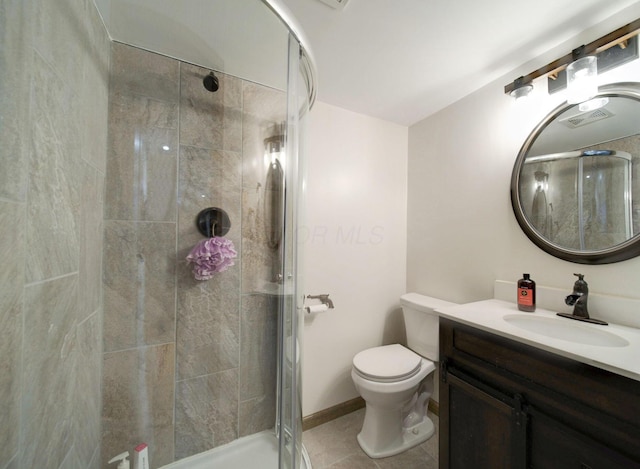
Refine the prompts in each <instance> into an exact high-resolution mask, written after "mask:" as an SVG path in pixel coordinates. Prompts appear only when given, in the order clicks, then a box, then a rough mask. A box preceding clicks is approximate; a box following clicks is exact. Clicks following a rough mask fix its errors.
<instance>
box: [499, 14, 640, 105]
mask: <svg viewBox="0 0 640 469" xmlns="http://www.w3.org/2000/svg"><path fill="white" fill-rule="evenodd" d="M639 33H640V18H639V19H637V20H635V21H633V22H631V23H629V24H627V25H625V26H623V27H621V28H618V29H616V30H615V31H612V32H610V33H609V34H607V35H605V36H602V37H601V38H598V39H596V40H595V41H593V42H590V43H589V44H585V45H582V46H580V47H578V48H576V49H574V50H573V51H572V52H571V53H570V54H567V55H565V56H563V57H560V58H559V59H557V60H554V61H553V62H551V63H549V64H547V65H545V66H544V67H540V68H539V69H537V70H534V71H533V72H531V73H529V74H528V75H524V76H523V77H522V81H523V82H524V83H531V82H532V81H533V80H535V79H536V78H539V77H541V76H545V75H551V74H554V73H558V72H560V71H561V70H563V69H564V68H566V67H567V65H569V64H570V63H571V62H575V61H576V60H577V59H576V58H575V57H574V54H576V53H577V54H580V56H579V57H578V58H581V57H585V56H587V55H590V54H597V53H598V52H602V51H603V50H607V49H609V48H611V47H613V46H616V45H618V44H623V43H624V42H625V41H627V40H628V39H630V38H632V37H633V36H637V35H638V34H639ZM514 85H515V82H511V83H508V84H507V85H506V86H505V87H504V92H505V94H511V92H512V91H513V90H514V88H515V86H514Z"/></svg>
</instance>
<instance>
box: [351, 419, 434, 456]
mask: <svg viewBox="0 0 640 469" xmlns="http://www.w3.org/2000/svg"><path fill="white" fill-rule="evenodd" d="M434 433H435V427H434V425H433V422H432V421H431V419H430V418H429V417H427V416H426V415H425V417H424V420H423V421H422V422H420V423H418V424H416V425H413V426H411V427H406V428H403V429H402V432H401V434H400V436H399V437H398V438H396V439H395V440H394V441H393V442H392V443H391V444H389V445H388V446H386V447H385V448H384V449H380V450H374V449H373V448H370V447H369V446H368V445H367V443H366V442H365V441H363V439H362V438H361V437H360V435H361V434H362V432H360V433H358V444H359V445H360V448H362V451H364V452H365V453H366V455H367V456H369V457H370V458H373V459H378V458H386V457H389V456H395V455H396V454H400V453H402V452H403V451H406V450H408V449H409V448H413V447H414V446H418V445H419V444H421V443H424V442H425V441H427V440H428V439H429V438H431V436H432V435H433V434H434Z"/></svg>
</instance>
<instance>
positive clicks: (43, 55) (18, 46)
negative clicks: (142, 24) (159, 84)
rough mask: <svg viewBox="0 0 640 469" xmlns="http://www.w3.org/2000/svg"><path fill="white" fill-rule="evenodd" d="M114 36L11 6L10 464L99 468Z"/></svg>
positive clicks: (73, 1) (4, 70) (0, 301)
mask: <svg viewBox="0 0 640 469" xmlns="http://www.w3.org/2000/svg"><path fill="white" fill-rule="evenodd" d="M109 54H110V47H109V38H108V36H107V33H106V30H105V28H104V25H103V24H102V21H101V20H100V17H99V15H98V12H97V10H96V9H95V6H94V4H93V1H91V0H64V1H63V0H46V1H45V0H32V1H24V0H1V1H0V142H2V145H0V168H1V169H0V259H1V260H2V268H1V269H0V468H3V469H8V468H62V467H65V468H97V467H99V466H100V461H99V458H100V450H99V448H100V424H101V420H100V409H101V387H100V378H101V356H102V287H101V284H102V278H101V277H102V265H101V263H102V243H103V239H102V232H103V225H102V223H103V221H102V218H103V217H102V212H103V192H104V178H105V161H106V148H107V110H108V102H107V99H108V74H109Z"/></svg>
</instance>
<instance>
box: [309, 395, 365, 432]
mask: <svg viewBox="0 0 640 469" xmlns="http://www.w3.org/2000/svg"><path fill="white" fill-rule="evenodd" d="M364 406H365V402H364V399H362V398H361V397H356V398H355V399H351V400H349V401H346V402H343V403H341V404H337V405H334V406H333V407H329V408H328V409H324V410H321V411H319V412H316V413H315V414H311V415H307V416H306V417H304V418H303V419H302V431H305V430H310V429H311V428H313V427H317V426H318V425H322V424H323V423H327V422H330V421H331V420H335V419H337V418H339V417H342V416H343V415H347V414H350V413H351V412H355V411H356V410H358V409H362V408H363V407H364Z"/></svg>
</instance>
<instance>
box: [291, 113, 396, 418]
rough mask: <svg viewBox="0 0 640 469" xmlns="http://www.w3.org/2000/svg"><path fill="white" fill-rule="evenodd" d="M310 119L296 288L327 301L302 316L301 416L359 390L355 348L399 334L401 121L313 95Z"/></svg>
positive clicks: (374, 343) (368, 345) (356, 349)
mask: <svg viewBox="0 0 640 469" xmlns="http://www.w3.org/2000/svg"><path fill="white" fill-rule="evenodd" d="M310 117H311V119H310V122H309V136H308V141H307V154H308V157H309V158H308V159H309V162H308V168H307V174H308V176H307V197H306V199H307V200H306V207H307V221H306V226H305V227H304V228H303V230H302V231H301V241H302V243H303V255H304V265H305V272H304V276H305V288H304V290H305V292H306V294H319V293H329V294H330V295H331V296H330V297H331V299H332V300H333V301H334V303H335V309H332V310H329V311H327V312H325V313H320V314H317V315H308V316H307V317H306V318H305V328H304V342H303V344H304V345H303V360H304V366H303V396H304V398H303V415H305V416H307V415H310V414H312V413H315V412H318V411H320V410H323V409H326V408H328V407H331V406H333V405H336V404H339V403H342V402H344V401H347V400H349V399H352V398H354V397H357V396H358V393H357V392H356V390H355V388H354V387H353V383H352V380H351V376H350V372H351V360H352V359H353V356H354V355H355V354H356V353H357V352H359V351H361V350H364V349H366V348H368V347H372V346H377V345H381V344H383V343H393V342H397V341H403V340H404V323H403V321H402V316H401V313H400V305H399V297H400V295H402V294H403V293H404V292H405V286H406V264H405V260H406V239H407V218H406V212H407V140H408V129H407V128H406V127H403V126H400V125H397V124H392V123H389V122H385V121H382V120H379V119H374V118H371V117H367V116H364V115H361V114H356V113H353V112H350V111H346V110H344V109H340V108H337V107H334V106H330V105H327V104H324V103H321V102H316V104H315V106H314V108H313V110H312V111H311V116H310ZM308 303H312V302H308Z"/></svg>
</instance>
